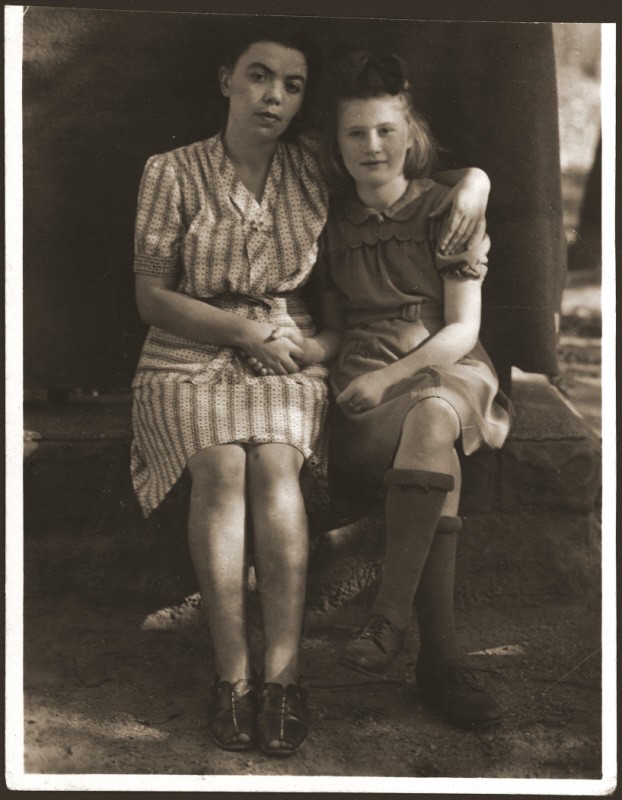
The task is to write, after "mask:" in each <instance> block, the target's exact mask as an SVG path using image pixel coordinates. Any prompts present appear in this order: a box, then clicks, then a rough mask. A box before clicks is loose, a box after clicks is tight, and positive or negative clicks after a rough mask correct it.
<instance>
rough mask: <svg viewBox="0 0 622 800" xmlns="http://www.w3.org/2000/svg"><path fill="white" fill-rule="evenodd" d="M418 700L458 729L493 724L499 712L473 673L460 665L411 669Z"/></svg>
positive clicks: (499, 717)
mask: <svg viewBox="0 0 622 800" xmlns="http://www.w3.org/2000/svg"><path fill="white" fill-rule="evenodd" d="M415 676H416V679H417V687H418V689H419V694H420V695H421V698H422V699H423V700H424V701H425V702H426V703H429V705H430V706H432V707H433V708H434V709H435V710H436V711H438V712H439V714H441V716H443V717H445V719H446V720H448V721H449V722H452V723H453V724H454V725H458V726H459V727H461V728H482V727H487V726H490V725H495V724H497V723H498V722H499V721H500V720H501V717H502V712H501V709H500V708H499V706H498V705H497V703H496V702H495V700H494V698H493V697H491V695H490V694H489V693H488V692H487V691H486V689H485V688H484V686H483V684H482V683H481V681H480V679H479V678H478V677H477V675H476V674H475V673H474V672H473V670H471V669H469V668H468V667H465V666H464V665H463V664H440V665H435V666H434V667H424V665H422V664H419V663H417V666H416V667H415Z"/></svg>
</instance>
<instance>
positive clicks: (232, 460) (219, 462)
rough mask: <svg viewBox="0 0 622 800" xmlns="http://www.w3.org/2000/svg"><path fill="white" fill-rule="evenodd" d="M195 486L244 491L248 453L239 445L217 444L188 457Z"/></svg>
mask: <svg viewBox="0 0 622 800" xmlns="http://www.w3.org/2000/svg"><path fill="white" fill-rule="evenodd" d="M188 470H189V472H190V476H191V479H192V486H193V488H195V489H196V488H203V487H205V488H207V489H209V491H210V493H211V494H212V495H215V494H218V493H219V492H232V491H233V492H234V491H242V492H243V491H244V484H245V479H246V477H245V475H246V453H245V451H244V449H243V448H242V447H240V446H239V445H216V446H214V447H206V448H205V449H203V450H199V452H198V453H195V454H194V455H193V456H192V457H191V458H190V459H188Z"/></svg>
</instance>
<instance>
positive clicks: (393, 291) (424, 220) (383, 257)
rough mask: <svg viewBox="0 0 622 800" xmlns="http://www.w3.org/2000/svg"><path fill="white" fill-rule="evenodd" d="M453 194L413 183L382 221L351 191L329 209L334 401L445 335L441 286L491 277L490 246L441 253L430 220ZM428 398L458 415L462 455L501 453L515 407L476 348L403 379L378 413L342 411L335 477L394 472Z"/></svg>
mask: <svg viewBox="0 0 622 800" xmlns="http://www.w3.org/2000/svg"><path fill="white" fill-rule="evenodd" d="M447 191H449V190H448V189H447V188H446V187H444V186H440V185H439V184H436V183H434V182H433V181H432V180H427V179H426V180H414V181H412V182H411V183H410V185H409V187H408V189H407V190H406V192H405V194H404V195H403V196H402V197H401V198H400V200H398V201H397V202H396V203H395V204H394V205H393V206H391V207H389V208H388V209H386V210H385V211H384V212H382V213H379V212H377V211H375V210H373V209H369V208H367V207H365V206H364V205H363V204H362V203H361V202H360V200H359V199H358V197H357V196H356V194H355V193H354V192H352V193H351V194H350V195H349V196H348V197H347V198H346V199H345V201H344V202H342V203H341V204H339V205H337V204H335V206H336V207H334V208H331V211H330V213H329V219H328V223H327V225H326V228H325V230H324V233H323V236H322V241H321V256H320V262H319V265H318V270H319V278H320V283H321V286H322V288H323V289H324V290H326V289H330V288H336V289H337V290H338V292H339V294H340V296H341V300H342V307H343V310H344V314H345V319H346V329H345V332H344V338H343V342H342V347H341V351H340V355H339V358H338V359H337V361H336V362H335V364H334V366H333V368H332V372H331V382H332V386H333V390H334V392H335V394H336V395H338V394H339V393H340V392H341V391H343V390H344V389H345V388H346V386H347V385H348V384H349V383H350V381H352V380H353V379H354V378H356V377H357V376H358V375H361V374H363V373H366V372H371V371H372V370H375V369H380V368H381V367H383V366H385V365H387V364H390V363H392V362H394V361H396V360H397V359H400V358H402V357H403V356H405V355H407V354H408V353H409V352H411V351H412V350H413V349H416V348H417V347H418V346H419V345H421V344H422V343H423V342H425V341H426V339H428V338H429V337H430V336H433V335H434V334H435V333H436V332H437V331H439V330H440V329H441V328H442V327H444V325H445V321H444V316H443V281H444V280H479V281H482V280H483V279H484V277H485V275H486V271H487V267H486V253H487V250H488V242H487V241H486V242H485V243H484V244H483V245H481V246H480V247H478V248H474V249H472V250H469V251H465V252H463V253H460V254H456V255H453V256H443V255H441V254H440V253H439V252H437V250H436V241H435V238H434V234H433V231H432V227H433V226H432V225H431V222H430V220H429V218H428V215H429V213H430V212H431V211H433V210H434V208H435V207H436V206H437V204H438V203H439V202H440V200H441V198H442V196H443V194H444V193H446V192H447ZM427 397H441V398H443V399H445V400H447V402H448V403H450V404H451V405H452V406H453V408H454V409H455V410H456V412H457V414H458V417H459V418H460V425H461V429H462V437H461V438H462V448H463V450H464V452H465V454H467V455H469V454H470V453H473V452H474V451H475V450H477V449H478V448H479V447H481V446H482V445H486V446H488V447H492V448H499V447H501V446H502V445H503V443H504V441H505V438H506V436H507V434H508V430H509V427H510V415H509V412H508V401H507V399H506V398H505V396H504V395H503V394H502V393H500V392H499V385H498V381H497V376H496V374H495V371H494V368H493V366H492V363H491V361H490V359H489V357H488V355H487V354H486V352H485V350H484V349H483V347H482V346H481V344H479V343H478V344H477V345H476V346H475V348H474V349H473V350H472V351H471V352H470V353H469V354H468V355H466V356H464V358H461V359H459V360H458V361H457V362H456V363H455V364H453V365H452V366H450V367H441V366H435V365H434V364H431V365H429V366H427V367H425V368H424V369H421V370H419V371H418V372H417V373H415V374H414V375H412V376H411V377H409V378H407V379H405V380H402V381H400V382H399V383H398V384H396V385H395V386H393V387H391V389H390V390H389V391H388V392H387V394H386V396H385V398H384V401H383V402H382V403H381V404H380V405H379V406H377V407H375V408H372V409H369V410H368V411H364V412H362V413H356V414H355V413H352V412H350V411H348V409H345V408H343V407H339V409H336V416H335V420H334V435H335V441H334V442H333V446H332V448H331V449H332V452H333V454H334V461H335V463H334V467H335V470H336V472H337V473H343V474H349V475H350V476H352V475H354V474H360V475H361V476H362V477H365V479H366V482H367V481H373V482H375V481H376V480H377V479H378V480H379V479H380V478H381V476H382V474H383V473H384V472H385V471H386V470H387V469H389V468H390V467H391V464H392V461H393V457H394V454H395V451H396V448H397V444H398V441H399V437H400V432H401V428H402V422H403V420H404V417H405V416H406V414H407V413H408V411H409V410H410V409H411V408H412V407H413V406H414V405H416V403H418V402H419V401H420V400H422V399H423V398H427Z"/></svg>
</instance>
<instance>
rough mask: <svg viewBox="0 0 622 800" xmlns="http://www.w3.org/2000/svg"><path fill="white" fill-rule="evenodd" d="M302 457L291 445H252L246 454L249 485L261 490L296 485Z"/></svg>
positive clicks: (282, 488) (280, 488)
mask: <svg viewBox="0 0 622 800" xmlns="http://www.w3.org/2000/svg"><path fill="white" fill-rule="evenodd" d="M303 461H304V458H303V455H302V453H301V452H300V450H298V449H297V448H296V447H293V446H292V445H286V444H265V445H257V446H255V447H253V448H252V449H251V450H250V452H249V454H248V474H249V481H250V483H251V487H256V488H261V489H262V490H263V491H270V490H281V491H282V490H285V489H286V487H289V488H288V489H287V490H288V491H289V490H290V489H291V487H292V486H295V485H298V483H299V481H300V470H301V468H302V464H303Z"/></svg>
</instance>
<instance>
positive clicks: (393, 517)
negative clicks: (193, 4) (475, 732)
mask: <svg viewBox="0 0 622 800" xmlns="http://www.w3.org/2000/svg"><path fill="white" fill-rule="evenodd" d="M459 435H460V420H459V417H458V415H457V413H456V411H455V409H454V408H453V407H452V406H451V405H450V404H449V403H448V402H446V401H445V400H443V399H442V398H437V397H432V398H427V399H425V400H421V401H420V402H419V403H417V405H415V406H414V407H413V408H412V409H411V410H410V411H409V412H408V414H407V415H406V417H405V418H404V423H403V425H402V434H401V438H400V443H399V446H398V449H397V453H396V456H395V459H394V463H393V468H392V469H390V470H389V471H388V472H387V473H386V475H385V485H386V487H387V497H386V509H385V517H386V547H385V558H384V568H383V574H382V579H381V583H380V588H379V591H378V594H377V596H376V599H375V601H374V605H373V608H372V616H371V618H370V620H369V622H368V623H367V625H366V626H365V627H364V628H363V630H362V631H361V632H360V633H359V635H358V636H357V637H356V638H355V639H354V640H353V641H351V642H350V643H349V644H348V645H347V646H346V648H345V649H344V654H343V657H342V661H343V663H345V664H346V665H347V666H351V667H354V668H355V669H358V670H362V671H364V672H367V673H371V674H376V675H378V674H384V672H385V671H386V670H387V669H388V668H389V666H390V665H391V664H392V662H393V661H394V659H395V657H396V656H397V654H398V653H399V651H400V649H401V648H402V645H403V642H404V637H405V632H406V628H407V626H408V623H409V621H410V617H411V609H412V604H413V599H415V606H416V610H417V619H418V623H419V633H420V651H419V657H418V660H417V667H416V676H417V684H418V687H419V691H420V694H421V695H422V697H423V698H424V699H425V700H427V701H428V702H429V703H430V704H431V705H432V706H434V707H435V708H436V709H437V710H438V711H440V713H441V714H443V716H445V717H446V718H447V719H449V720H450V721H452V722H454V723H456V724H458V725H461V726H466V727H472V726H475V725H478V726H481V725H487V724H490V723H493V722H496V721H498V720H499V718H500V716H501V712H500V710H499V708H498V706H497V705H496V703H495V701H494V700H493V698H492V697H491V696H490V695H489V694H488V693H487V692H486V690H485V689H484V688H483V686H482V685H481V684H480V682H479V681H478V680H477V679H476V677H475V676H474V675H473V673H472V672H471V671H470V670H468V669H467V668H466V667H464V666H463V665H462V664H461V663H460V658H459V655H458V648H457V642H456V634H455V624H454V575H455V559H456V539H457V532H458V530H459V528H460V520H459V518H458V517H457V516H456V514H457V511H458V504H459V499H460V483H461V475H460V463H459V460H458V455H457V453H456V450H455V448H454V444H455V441H456V440H457V438H458V436H459Z"/></svg>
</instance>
